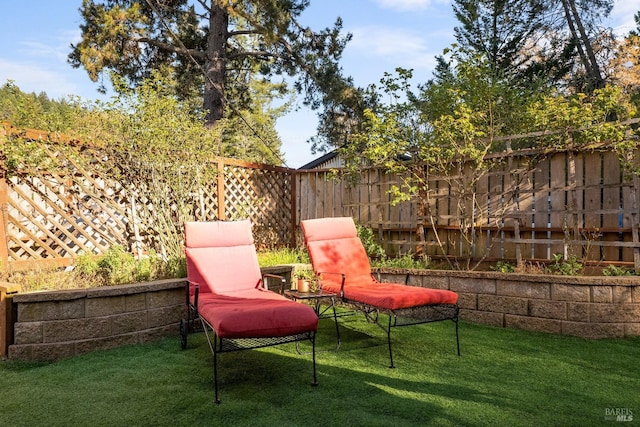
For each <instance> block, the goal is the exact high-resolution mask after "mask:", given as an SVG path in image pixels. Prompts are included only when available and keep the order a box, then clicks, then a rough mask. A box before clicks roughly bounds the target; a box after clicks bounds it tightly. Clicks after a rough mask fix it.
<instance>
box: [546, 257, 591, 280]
mask: <svg viewBox="0 0 640 427" xmlns="http://www.w3.org/2000/svg"><path fill="white" fill-rule="evenodd" d="M582 267H583V266H582V263H581V262H580V259H579V258H578V257H577V256H575V255H569V257H568V258H567V259H564V257H563V255H562V254H553V262H552V263H551V264H550V265H548V266H547V268H546V270H547V271H548V272H549V273H552V274H559V275H562V276H577V275H579V274H580V273H581V272H582Z"/></svg>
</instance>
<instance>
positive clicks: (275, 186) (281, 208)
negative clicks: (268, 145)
mask: <svg viewBox="0 0 640 427" xmlns="http://www.w3.org/2000/svg"><path fill="white" fill-rule="evenodd" d="M224 177H225V184H224V185H225V216H226V218H227V219H238V218H251V219H252V220H253V234H254V238H255V241H256V245H257V246H258V247H273V246H278V245H287V244H288V243H289V242H290V241H291V235H290V234H291V231H290V230H291V227H290V224H291V174H284V173H282V172H279V171H273V170H270V169H253V168H246V167H239V166H235V165H227V166H225V168H224Z"/></svg>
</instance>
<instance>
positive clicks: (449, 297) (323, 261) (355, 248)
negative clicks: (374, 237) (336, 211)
mask: <svg viewBox="0 0 640 427" xmlns="http://www.w3.org/2000/svg"><path fill="white" fill-rule="evenodd" d="M301 225H302V229H303V233H304V236H305V241H306V244H307V250H308V251H309V257H310V258H311V263H312V264H313V268H314V270H315V271H316V272H318V273H320V274H321V278H322V281H321V285H322V289H324V290H327V291H332V292H340V289H341V281H342V274H344V277H345V282H344V288H343V291H344V294H343V298H345V299H347V300H352V301H358V302H361V303H364V304H367V305H371V306H374V307H378V308H384V309H390V310H395V309H400V308H408V307H417V306H421V305H432V304H456V303H457V301H458V294H456V293H455V292H451V291H448V290H444V289H431V288H421V287H417V286H407V285H403V284H399V283H378V282H377V281H376V280H374V278H373V277H372V276H371V265H370V263H369V257H368V256H367V253H366V251H365V249H364V246H362V242H361V241H360V239H359V238H358V232H357V229H356V226H355V224H354V222H353V219H352V218H351V217H342V218H321V219H311V220H305V221H302V223H301Z"/></svg>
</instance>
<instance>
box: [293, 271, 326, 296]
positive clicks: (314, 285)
mask: <svg viewBox="0 0 640 427" xmlns="http://www.w3.org/2000/svg"><path fill="white" fill-rule="evenodd" d="M291 276H292V277H293V279H294V284H295V285H296V286H297V290H298V292H316V291H317V290H318V285H319V284H318V277H317V276H316V274H315V273H314V271H313V270H312V269H310V268H297V269H295V270H294V271H293V272H292V273H291Z"/></svg>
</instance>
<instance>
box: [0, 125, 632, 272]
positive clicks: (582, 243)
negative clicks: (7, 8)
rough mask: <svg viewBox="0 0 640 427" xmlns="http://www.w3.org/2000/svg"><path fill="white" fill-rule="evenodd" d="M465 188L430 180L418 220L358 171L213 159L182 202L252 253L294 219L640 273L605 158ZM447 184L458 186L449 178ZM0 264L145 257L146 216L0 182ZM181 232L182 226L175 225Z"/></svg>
mask: <svg viewBox="0 0 640 427" xmlns="http://www.w3.org/2000/svg"><path fill="white" fill-rule="evenodd" d="M14 138H22V139H25V140H31V141H39V142H40V143H41V144H43V145H46V146H48V147H49V148H50V149H49V150H48V151H47V152H49V153H51V155H52V156H54V155H55V156H58V160H59V156H61V155H62V154H61V153H63V150H57V149H56V146H57V145H61V144H62V145H77V142H74V141H69V140H68V138H66V139H65V137H63V136H60V135H55V134H48V133H46V132H40V131H33V130H24V129H15V128H11V127H10V126H8V125H5V126H4V127H0V146H1V145H2V144H7V143H11V141H12V140H13V139H14ZM487 165H488V166H489V167H488V170H487V173H486V174H484V175H483V176H482V177H481V178H480V179H478V180H477V181H476V182H474V183H473V185H472V186H466V185H464V184H461V182H465V181H464V177H457V178H462V179H461V180H460V179H457V180H456V179H453V180H451V179H444V178H442V177H430V178H429V191H428V193H426V194H425V195H424V199H423V200H424V201H425V206H426V210H424V209H423V210H421V209H420V206H419V204H418V203H417V201H415V200H414V201H410V202H404V203H401V204H398V205H395V206H394V205H392V203H391V201H392V200H391V196H390V195H389V193H388V192H389V189H390V187H391V186H392V185H394V184H397V183H398V181H399V180H398V177H397V176H394V175H389V174H385V173H384V172H383V171H382V170H380V169H363V170H362V172H361V176H360V180H359V182H357V183H356V184H350V183H349V182H348V181H346V180H339V179H333V178H332V177H331V176H332V175H333V173H332V172H331V171H329V170H311V171H299V170H293V169H288V168H281V167H273V166H266V165H259V164H251V163H246V162H242V161H237V160H232V159H225V158H216V159H212V162H211V165H210V167H211V168H214V169H215V171H216V179H215V180H213V181H212V182H210V183H209V184H208V185H207V187H206V188H202V189H201V190H200V191H198V192H196V193H197V194H195V193H194V194H193V195H191V196H190V197H192V198H191V199H190V202H189V204H190V206H192V211H191V216H192V218H193V219H195V220H213V219H234V218H238V217H249V218H251V219H252V222H253V224H254V234H255V236H256V241H257V243H258V245H259V246H264V247H266V246H274V245H295V244H300V242H301V238H300V233H299V223H300V221H301V220H303V219H308V218H317V217H326V216H342V215H347V216H352V217H353V218H354V219H355V220H356V221H357V222H359V223H360V224H363V225H367V226H370V227H372V228H373V229H374V230H376V231H377V233H378V237H379V240H380V242H381V243H382V244H383V246H384V247H385V249H386V250H387V253H389V254H399V253H406V252H409V251H412V252H423V253H426V254H428V255H430V256H432V257H438V256H441V255H442V249H441V248H443V249H444V251H446V253H447V254H448V255H449V256H451V257H453V258H455V259H464V258H473V259H476V260H477V259H481V258H485V259H486V260H488V261H495V260H507V261H514V262H515V261H517V260H534V261H536V260H539V261H546V260H549V259H551V258H552V257H553V255H554V254H564V255H570V254H574V255H576V256H579V257H581V258H586V259H589V260H592V261H594V262H602V263H615V264H619V265H625V264H628V265H635V266H636V268H640V256H639V252H638V251H639V249H640V243H639V238H638V190H639V189H640V182H639V181H638V179H637V178H635V179H628V178H626V177H625V174H624V173H623V171H622V169H621V166H620V163H619V161H618V158H617V156H616V154H615V153H613V152H611V151H607V150H601V151H589V152H570V151H561V152H552V153H542V152H535V151H530V152H526V153H524V152H523V153H508V154H504V155H494V156H491V157H489V158H487ZM454 178H456V177H454ZM0 206H1V207H2V210H1V212H2V216H1V218H0V220H1V224H0V242H5V244H0V262H1V263H2V267H3V269H4V268H5V266H6V269H8V270H11V271H15V270H23V269H30V268H34V267H37V266H43V265H52V266H67V265H70V264H72V263H73V258H74V257H76V256H78V255H79V254H81V253H103V252H104V251H105V250H106V249H108V248H109V247H111V246H112V245H114V244H121V245H123V246H125V247H127V248H129V249H130V250H134V251H135V250H137V251H148V250H149V249H150V248H153V247H155V246H156V244H157V241H156V240H154V231H153V230H154V227H155V226H156V225H155V224H154V218H155V215H156V213H155V211H154V206H153V205H151V204H150V203H149V202H148V200H147V199H145V198H144V197H141V196H140V195H139V194H137V193H135V194H134V193H132V192H131V191H129V190H128V189H127V188H126V186H123V185H121V184H119V183H118V182H117V181H115V180H113V179H111V178H110V177H107V176H99V175H98V174H97V173H96V172H95V171H87V170H81V169H75V170H73V172H72V173H69V172H64V173H63V172H62V171H49V172H47V173H32V174H28V173H21V174H15V175H12V176H6V174H5V175H3V176H2V177H0ZM175 226H176V230H175V231H176V232H177V233H180V232H181V226H182V225H181V224H175Z"/></svg>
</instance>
